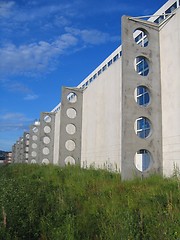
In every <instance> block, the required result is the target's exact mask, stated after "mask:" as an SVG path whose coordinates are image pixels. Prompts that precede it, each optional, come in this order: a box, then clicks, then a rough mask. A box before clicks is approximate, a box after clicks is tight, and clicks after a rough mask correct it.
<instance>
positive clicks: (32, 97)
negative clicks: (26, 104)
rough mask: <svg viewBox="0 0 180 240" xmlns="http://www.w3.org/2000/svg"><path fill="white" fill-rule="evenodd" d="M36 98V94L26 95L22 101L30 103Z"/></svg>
mask: <svg viewBox="0 0 180 240" xmlns="http://www.w3.org/2000/svg"><path fill="white" fill-rule="evenodd" d="M37 98H38V95H36V94H28V95H27V96H26V97H24V100H27V101H31V100H35V99H37Z"/></svg>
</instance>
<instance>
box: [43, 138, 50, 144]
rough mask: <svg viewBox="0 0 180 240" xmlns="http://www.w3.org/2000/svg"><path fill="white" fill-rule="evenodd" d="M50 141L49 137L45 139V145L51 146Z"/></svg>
mask: <svg viewBox="0 0 180 240" xmlns="http://www.w3.org/2000/svg"><path fill="white" fill-rule="evenodd" d="M50 141H51V139H50V138H49V137H44V138H43V143H45V144H49V143H50Z"/></svg>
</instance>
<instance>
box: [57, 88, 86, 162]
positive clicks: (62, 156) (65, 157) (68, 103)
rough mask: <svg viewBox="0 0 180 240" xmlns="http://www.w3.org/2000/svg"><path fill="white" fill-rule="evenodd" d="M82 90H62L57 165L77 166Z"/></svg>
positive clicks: (79, 150)
mask: <svg viewBox="0 0 180 240" xmlns="http://www.w3.org/2000/svg"><path fill="white" fill-rule="evenodd" d="M82 101H83V90H81V89H79V88H68V87H63V88H62V103H61V116H60V145H59V164H60V165H61V166H65V164H78V165H80V159H81V130H82Z"/></svg>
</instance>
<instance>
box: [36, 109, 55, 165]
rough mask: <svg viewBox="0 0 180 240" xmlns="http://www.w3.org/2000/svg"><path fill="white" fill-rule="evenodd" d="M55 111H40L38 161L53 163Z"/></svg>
mask: <svg viewBox="0 0 180 240" xmlns="http://www.w3.org/2000/svg"><path fill="white" fill-rule="evenodd" d="M54 122H55V113H53V112H42V113H41V117H40V147H39V163H44V164H49V163H53V152H54Z"/></svg>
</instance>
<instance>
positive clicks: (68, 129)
mask: <svg viewBox="0 0 180 240" xmlns="http://www.w3.org/2000/svg"><path fill="white" fill-rule="evenodd" d="M66 132H67V133H68V134H74V133H75V132H76V127H75V126H74V124H68V125H67V126H66Z"/></svg>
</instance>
